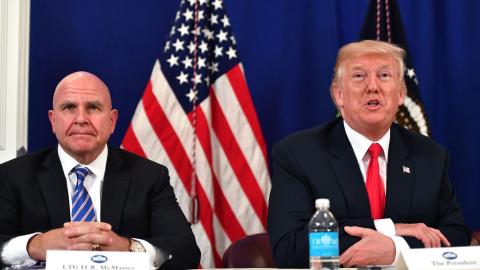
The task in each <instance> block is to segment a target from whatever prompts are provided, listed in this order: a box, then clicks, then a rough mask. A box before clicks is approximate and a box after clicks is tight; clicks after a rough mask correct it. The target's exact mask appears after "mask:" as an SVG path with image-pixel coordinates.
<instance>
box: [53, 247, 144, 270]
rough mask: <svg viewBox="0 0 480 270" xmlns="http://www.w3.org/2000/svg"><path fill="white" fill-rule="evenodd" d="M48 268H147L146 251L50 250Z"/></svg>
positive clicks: (125, 269)
mask: <svg viewBox="0 0 480 270" xmlns="http://www.w3.org/2000/svg"><path fill="white" fill-rule="evenodd" d="M45 269H46V270H59V269H61V270H145V269H150V265H149V261H148V254H147V253H146V252H114V251H67V250H48V251H47V265H46V268H45Z"/></svg>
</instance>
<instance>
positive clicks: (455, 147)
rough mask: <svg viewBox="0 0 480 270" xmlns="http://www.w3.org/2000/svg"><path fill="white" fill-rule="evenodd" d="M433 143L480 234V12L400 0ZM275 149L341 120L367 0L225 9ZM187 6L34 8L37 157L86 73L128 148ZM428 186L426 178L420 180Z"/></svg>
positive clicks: (470, 6)
mask: <svg viewBox="0 0 480 270" xmlns="http://www.w3.org/2000/svg"><path fill="white" fill-rule="evenodd" d="M398 2H399V3H398V5H399V8H400V14H401V16H402V20H403V24H404V28H405V31H406V35H407V42H408V46H409V50H410V57H411V60H412V62H413V64H414V67H415V70H416V74H417V77H418V79H419V85H420V94H421V96H422V98H423V101H424V105H425V109H426V113H427V116H428V118H429V121H430V124H431V130H432V133H433V138H434V139H435V140H437V141H438V142H439V143H441V144H442V145H444V146H445V147H447V149H448V150H449V151H450V153H451V167H450V176H451V179H452V182H453V183H454V185H455V187H456V189H457V197H458V200H459V201H460V204H461V205H462V207H463V209H464V213H465V216H466V221H467V224H468V225H469V226H470V227H471V228H472V229H480V214H479V207H478V205H479V204H480V200H479V199H478V195H479V193H480V170H479V167H480V157H479V155H478V154H477V151H479V150H480V143H479V139H478V138H477V136H479V135H480V126H479V124H478V122H479V121H478V120H477V118H478V116H479V115H480V106H479V105H478V104H477V102H478V100H479V98H480V79H479V78H480V67H479V66H480V56H479V54H478V53H477V50H476V48H478V47H480V16H479V13H480V2H479V1H476V0H465V1H446V0H443V1H442V0H422V1H418V0H402V1H398ZM224 5H225V6H226V7H227V11H228V12H229V15H230V22H231V24H232V26H233V30H234V34H235V36H236V40H237V46H238V50H239V55H240V58H241V59H242V62H243V65H244V68H245V73H246V78H247V82H248V84H249V87H250V91H251V94H252V98H253V101H254V103H255V106H256V109H257V112H258V116H259V118H260V123H261V125H262V129H263V132H264V136H265V139H266V141H267V144H268V147H269V149H270V148H271V146H272V145H273V144H274V143H275V142H276V141H277V140H279V139H280V138H282V137H284V136H286V135H287V134H289V133H291V132H294V131H296V130H300V129H304V128H307V127H311V126H315V125H318V124H321V123H323V122H325V121H327V120H328V119H330V118H331V117H332V116H333V115H334V112H335V109H334V106H333V104H332V102H331V99H330V95H329V84H330V81H331V76H332V68H333V65H334V62H335V56H336V52H337V50H338V48H339V47H340V46H341V45H343V44H345V43H347V42H350V41H354V40H357V39H358V37H359V33H360V30H361V26H362V23H363V20H364V17H365V15H366V11H367V7H368V0H322V1H319V0H303V1H291V0H264V1H258V0H242V1H236V0H225V3H224ZM178 6H179V1H158V0H142V1H138V0H115V1H113V0H105V1H96V0H83V1H58V0H43V1H31V36H30V82H29V83H30V85H29V88H30V90H29V99H30V105H29V130H30V132H29V151H35V150H38V149H41V148H44V147H47V146H51V145H54V144H55V142H56V141H55V138H54V136H53V135H52V133H51V128H50V126H49V125H50V124H49V122H48V118H47V110H48V109H50V107H51V96H52V93H53V90H54V89H55V86H56V84H57V83H58V81H59V80H60V79H61V78H62V77H64V76H65V75H66V74H68V73H70V72H73V71H76V70H87V71H91V72H93V73H95V74H97V75H99V76H100V77H101V78H103V79H104V80H105V82H106V83H107V85H109V87H110V90H111V92H112V98H113V102H114V106H115V107H116V108H118V109H119V110H120V120H119V123H118V126H117V130H116V132H115V134H114V135H113V136H112V138H111V141H110V142H111V144H112V145H119V144H120V142H121V140H122V138H123V135H124V133H125V130H126V128H127V126H128V124H129V122H130V119H131V117H132V115H133V112H134V110H135V107H136V104H137V102H138V100H139V99H140V97H141V95H142V93H143V89H144V87H145V85H146V82H147V81H148V79H149V76H150V72H151V69H152V67H153V63H154V61H155V58H156V57H158V56H159V55H160V51H161V50H162V49H163V46H164V42H165V39H166V37H167V35H168V33H169V31H170V27H171V25H172V23H173V20H174V18H175V13H176V11H177V9H178ZM419 180H421V179H419Z"/></svg>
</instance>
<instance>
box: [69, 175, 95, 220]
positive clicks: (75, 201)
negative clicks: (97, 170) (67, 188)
mask: <svg viewBox="0 0 480 270" xmlns="http://www.w3.org/2000/svg"><path fill="white" fill-rule="evenodd" d="M73 172H74V173H75V174H76V175H77V185H76V186H75V190H74V191H73V197H72V221H97V217H96V215H95V208H93V202H92V199H90V196H89V195H88V192H87V190H86V189H85V186H84V185H83V181H84V180H85V177H86V176H87V175H88V174H89V173H90V170H89V169H88V168H86V167H76V168H74V169H73Z"/></svg>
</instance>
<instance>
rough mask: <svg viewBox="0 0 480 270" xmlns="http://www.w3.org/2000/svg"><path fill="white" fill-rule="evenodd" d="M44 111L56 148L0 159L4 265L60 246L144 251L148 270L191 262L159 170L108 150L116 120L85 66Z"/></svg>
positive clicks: (184, 228)
mask: <svg viewBox="0 0 480 270" xmlns="http://www.w3.org/2000/svg"><path fill="white" fill-rule="evenodd" d="M48 116H49V119H50V122H51V125H52V130H53V132H54V133H55V135H56V137H57V140H58V143H59V144H58V147H55V148H52V149H47V150H43V151H40V152H36V153H33V154H29V155H25V156H23V157H19V158H16V159H14V160H11V161H9V162H6V163H4V164H2V165H0V213H1V215H0V246H1V262H2V264H4V265H28V264H32V263H35V262H37V261H43V260H45V259H46V251H47V250H49V249H64V250H105V251H132V252H147V253H148V255H149V258H150V265H151V268H158V267H160V266H161V267H162V269H163V268H165V269H166V268H172V269H182V268H195V267H197V266H198V263H199V260H200V251H199V249H198V247H197V245H196V242H195V237H194V235H193V233H192V230H191V228H190V224H189V223H188V221H187V220H186V219H185V216H184V215H183V213H182V211H181V209H180V207H179V206H178V203H177V201H176V198H175V194H174V192H173V189H172V187H171V186H170V183H169V176H168V171H167V168H166V167H164V166H162V165H159V164H157V163H154V162H152V161H149V160H146V159H143V158H141V157H138V156H135V155H133V154H130V153H128V152H126V151H124V150H122V149H118V148H113V147H109V146H107V141H108V139H109V137H110V135H111V133H113V131H114V129H115V124H116V120H117V116H118V112H117V110H115V109H112V103H111V98H110V93H109V91H108V88H107V86H106V85H105V84H104V83H103V82H102V81H101V80H100V79H99V78H98V77H96V76H95V75H93V74H91V73H88V72H75V73H72V74H70V75H68V76H67V77H65V78H64V79H63V80H62V81H61V82H60V83H59V84H58V86H57V88H56V90H55V94H54V97H53V108H52V110H50V111H49V112H48ZM92 221H96V222H92ZM100 221H101V222H100Z"/></svg>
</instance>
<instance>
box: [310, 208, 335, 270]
mask: <svg viewBox="0 0 480 270" xmlns="http://www.w3.org/2000/svg"><path fill="white" fill-rule="evenodd" d="M315 207H316V208H317V212H315V214H313V216H312V218H311V219H310V222H309V223H308V232H309V249H310V269H315V270H320V269H321V270H332V269H333V270H336V269H338V268H339V262H338V254H339V249H338V244H339V243H338V224H337V221H336V220H335V217H333V215H332V213H331V212H330V211H329V210H328V209H329V208H330V200H328V199H317V200H315Z"/></svg>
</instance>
